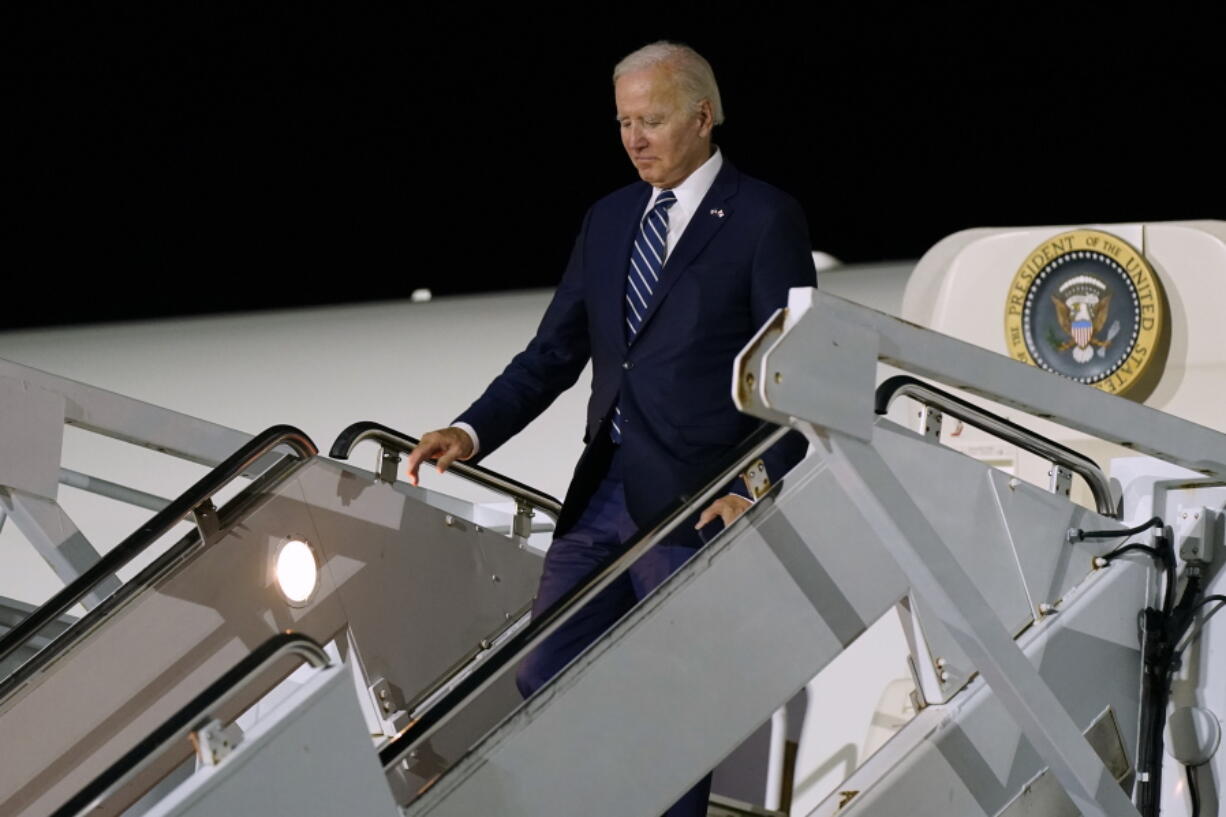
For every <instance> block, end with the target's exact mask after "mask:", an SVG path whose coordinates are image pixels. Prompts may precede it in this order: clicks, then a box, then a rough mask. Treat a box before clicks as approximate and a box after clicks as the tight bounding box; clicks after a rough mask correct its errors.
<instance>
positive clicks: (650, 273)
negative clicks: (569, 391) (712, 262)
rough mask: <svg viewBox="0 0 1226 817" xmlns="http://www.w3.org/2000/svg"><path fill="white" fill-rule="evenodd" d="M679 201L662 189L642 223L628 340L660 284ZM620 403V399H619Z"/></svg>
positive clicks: (630, 288)
mask: <svg viewBox="0 0 1226 817" xmlns="http://www.w3.org/2000/svg"><path fill="white" fill-rule="evenodd" d="M676 203H677V194H675V193H674V192H673V191H671V190H661V191H660V194H659V195H658V196H656V203H655V205H653V206H652V208H651V211H650V212H648V213H647V215H646V216H644V217H643V221H642V222H641V223H640V224H639V232H638V235H636V236H635V237H634V249H632V250H631V251H630V269H629V270H628V271H627V275H626V341H627V343H630V342H633V341H634V337H635V335H637V334H638V333H639V329H641V328H642V326H643V319H644V318H646V317H647V310H648V309H650V308H651V299H652V297H653V296H654V295H655V291H656V289H657V288H658V286H659V283H660V270H661V269H663V268H664V258H665V256H666V255H667V254H668V208H670V207H672V206H673V205H674V204H676ZM619 402H620V398H619ZM621 413H622V411H621V406H620V405H619V406H616V407H615V408H614V409H613V428H612V430H611V435H612V437H613V442H615V443H620V442H621V441H622V430H621V422H620V421H621Z"/></svg>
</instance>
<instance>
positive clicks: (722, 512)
mask: <svg viewBox="0 0 1226 817" xmlns="http://www.w3.org/2000/svg"><path fill="white" fill-rule="evenodd" d="M749 505H750V502H749V500H748V499H746V498H745V497H743V496H741V495H740V494H725V495H724V496H721V497H720V498H719V499H717V500H715V501H714V502H712V503H711V504H710V505H708V506H707V509H706V510H705V511H703V512H702V516H700V517H698V524H697V525H695V526H694V527H695V528H696V529H697V528H701V527H703V526H704V525H706V524H707V523H708V522H713V521H715V518H716V517H717V516H718V517H719V518H720V519H722V520H724V527H725V528H726V527H728V526H729V525H731V524H732V523H733V522H735V521H736V519H737V517H738V516H740V515H741V514H743V513H745V511H747V510H749Z"/></svg>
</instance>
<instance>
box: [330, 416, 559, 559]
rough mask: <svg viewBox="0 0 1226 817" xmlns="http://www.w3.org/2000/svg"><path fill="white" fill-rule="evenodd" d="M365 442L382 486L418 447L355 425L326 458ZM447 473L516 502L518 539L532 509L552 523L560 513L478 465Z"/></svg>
mask: <svg viewBox="0 0 1226 817" xmlns="http://www.w3.org/2000/svg"><path fill="white" fill-rule="evenodd" d="M365 440H375V441H377V442H378V443H379V445H380V449H379V462H378V464H377V465H376V467H375V475H376V477H377V478H378V479H379V480H381V481H382V482H388V483H390V482H395V481H396V474H397V472H398V471H399V470H400V455H401V454H408V453H410V452H411V451H412V450H413V449H414V448H416V447H417V446H418V445H419V444H420V442H421V441H420V440H418V439H417V438H416V437H410V436H409V435H407V434H402V433H400V432H399V431H396V430H395V429H393V428H388V427H387V426H385V425H380V424H379V423H374V422H369V421H367V422H361V423H354V424H353V425H351V426H349V427H348V428H346V429H345V430H344V431H342V432H341V433H340V434H339V435H337V438H336V442H334V443H332V450H331V451H330V452H329V453H328V456H330V457H332V458H333V459H338V460H347V459H349V455H350V454H351V453H352V452H353V449H354V448H355V447H356V446H357V444H358V443H360V442H363V441H365ZM448 473H453V474H456V475H457V476H460V477H463V478H464V479H466V480H468V481H470V482H474V483H476V484H478V485H481V486H482V487H485V488H489V489H490V490H492V491H496V492H498V493H500V494H505V495H507V496H509V497H511V498H512V499H513V500H515V521H514V523H513V524H512V531H513V532H514V533H515V535H517V536H521V537H523V538H527V537H528V535H529V534H530V533H531V532H532V531H531V524H532V515H533V512H532V509H533V508H537V509H539V510H542V511H544V512H545V513H546V514H547V515H548V516H550V517H551V518H552V519H553V520H554V522H557V520H558V514H559V513H561V511H562V503H561V502H558V500H556V499H554V498H553V497H551V496H549V495H548V494H543V493H541V492H540V491H537V490H536V489H534V488H532V487H530V486H528V485H525V484H523V483H522V482H518V481H516V480H513V479H511V478H510V477H507V476H503V475H502V474H499V473H497V472H495V471H491V470H489V469H488V468H482V467H481V466H479V465H469V464H467V463H464V462H455V463H452V465H451V468H450V469H449V471H448Z"/></svg>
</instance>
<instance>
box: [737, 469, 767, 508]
mask: <svg viewBox="0 0 1226 817" xmlns="http://www.w3.org/2000/svg"><path fill="white" fill-rule="evenodd" d="M741 479H743V480H745V487H746V488H748V489H749V496H750V497H751V498H753V499H754V500H758V499H761V498H762V497H764V496H765V495H766V492H767V491H769V490H770V488H771V480H770V477H769V476H768V475H767V473H766V463H765V462H763V461H762V460H757V461H755V462H754V464H753V465H751V466H749V467H748V468H746V469H745V472H744V473H743V474H741Z"/></svg>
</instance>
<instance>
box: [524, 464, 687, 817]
mask: <svg viewBox="0 0 1226 817" xmlns="http://www.w3.org/2000/svg"><path fill="white" fill-rule="evenodd" d="M635 531H636V526H635V524H634V521H633V520H631V518H630V514H629V512H628V511H627V510H626V497H625V493H624V491H623V489H622V473H621V467H620V462H619V457H618V455H617V453H614V454H613V455H612V459H611V461H610V463H609V467H608V470H607V471H606V473H605V476H604V479H602V480H601V481H600V484H599V485H598V486H597V487H596V490H595V491H594V492H593V494H592V497H591V499H590V500H589V501H588V503H587V507H586V508H585V509H584V511H583V514H582V516H580V518H579V521H578V522H576V523H575V525H574V526H573V527H572V528H571V529H570V530H568V531H567V532H566V533H565V534H563V535H562V536H559V537H558V538H556V539H554V540H553V544H551V545H550V547H549V552H548V553H547V554H546V556H545V566H544V570H543V571H542V573H541V583H540V588H539V590H538V591H537V597H536V600H535V601H534V602H533V605H532V615H533V616H534V617H535V616H537V615H539V614H541V613H542V612H544V611H545V610H546V609H547V608H548V607H549V606H550V605H552V604H553V603H554V602H555V601H557V600H558V599H559V598H561V597H562V596H563V595H565V594H566V593H567V592H568V591H570V590H571V589H572V588H573V587H575V586H576V585H578V584H580V583H581V582H583V581H584V580H585V579H587V578H588V576H590V575H592V574H593V573H594V572H595V571H597V570H599V569H600V568H601V567H603V566H605V565H607V564H608V563H610V562H612V561H613V560H614V559H616V558H617V557H618V556H619V555H620V554H621V553H622V552H623V550H624V549H625V548H624V545H625V543H626V541H627V540H629V539H630V537H632V536H633V535H634V533H635ZM683 535H684V534H683ZM686 538H687V539H689V538H693V539H694V541H695V543H697V539H696V537H690V536H686ZM695 552H696V548H694V547H689V546H686V545H683V544H666V543H661V544H659V545H656V546H655V547H653V548H652V549H651V550H649V551H648V552H647V553H645V554H643V556H642V557H641V558H640V559H639V560H638V561H637V562H636V563H635V564H634V565H633V566H632V567H631V568H630V570H629V571H628V572H627V573H624V574H622V575H621V576H620V577H618V579H617V580H616V581H615V582H614V583H613V584H611V585H610V586H609V587H607V588H605V589H604V590H603V591H601V592H600V594H599V595H597V596H596V597H595V598H594V599H592V600H591V601H590V602H588V604H587V605H586V606H585V607H584V608H583V609H582V610H580V611H579V612H578V613H576V614H575V615H574V616H573V617H572V618H571V619H570V620H569V621H568V622H567V623H566V624H564V625H562V627H560V628H559V629H558V630H556V631H555V632H554V633H553V634H552V635H550V636H549V638H547V639H545V641H544V642H543V643H542V644H541V645H540V646H539V647H538V648H537V649H536V650H534V651H533V652H531V653H529V654H528V656H527V658H525V659H524V661H523V663H522V664H521V665H520V667H519V670H518V672H517V674H516V678H515V680H516V684H517V685H518V686H519V691H520V694H522V695H523V696H524V697H525V698H527V697H529V696H530V695H532V694H533V693H534V692H536V691H537V690H538V689H540V688H541V687H542V686H544V685H545V683H546V682H547V681H548V680H549V679H550V678H552V677H553V676H554V675H555V674H557V673H558V672H559V671H560V670H561V669H562V668H563V667H565V666H566V665H567V664H569V663H570V662H571V661H572V660H573V659H574V658H575V657H576V656H577V655H579V653H581V652H582V651H583V650H584V649H585V648H586V647H587V646H588V645H589V644H591V643H592V642H593V641H595V640H596V639H597V638H599V637H600V635H601V634H602V633H604V632H605V631H606V630H608V629H609V628H610V627H611V626H613V624H615V623H616V622H617V620H618V619H620V618H621V617H622V616H623V615H624V614H625V613H626V612H627V611H628V610H630V608H631V607H633V606H634V605H635V603H636V602H638V601H639V600H640V599H642V598H643V597H644V596H646V595H647V594H648V593H649V592H651V591H652V590H653V589H654V588H655V587H657V586H658V585H659V584H661V583H662V582H663V581H664V580H665V579H667V578H668V577H669V575H671V574H672V573H673V571H675V570H677V568H679V567H681V565H682V564H684V563H685V562H686V561H687V560H688V559H689V558H690V557H691V556H693V555H694V553H695ZM626 785H627V786H633V785H634V781H633V780H627V781H626ZM710 791H711V775H709V774H708V775H707V776H706V777H704V778H703V779H702V780H700V781H699V782H698V784H697V785H695V786H694V788H692V789H690V791H688V792H686V794H685V795H684V796H683V797H682V798H681V799H680V800H679V801H677V803H676V804H674V805H673V807H672V808H670V809H669V810H668V812H667V813H666V815H665V817H703V815H705V814H706V813H707V801H708V799H709V797H710Z"/></svg>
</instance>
